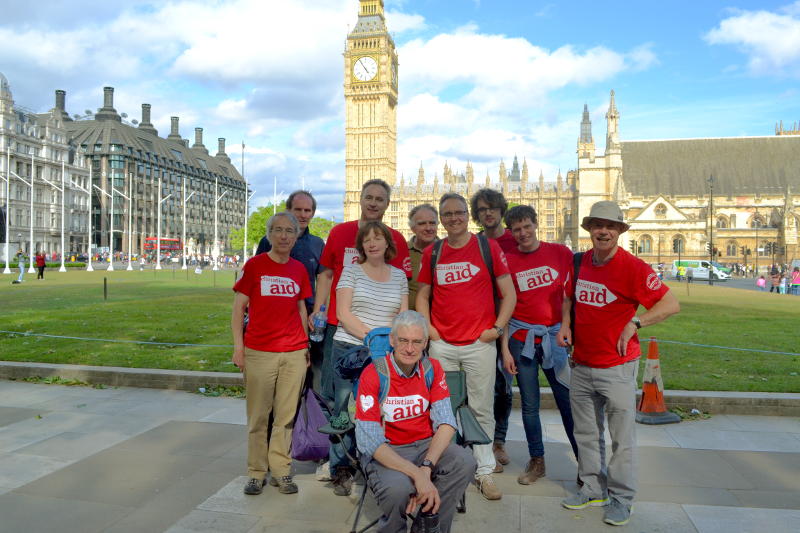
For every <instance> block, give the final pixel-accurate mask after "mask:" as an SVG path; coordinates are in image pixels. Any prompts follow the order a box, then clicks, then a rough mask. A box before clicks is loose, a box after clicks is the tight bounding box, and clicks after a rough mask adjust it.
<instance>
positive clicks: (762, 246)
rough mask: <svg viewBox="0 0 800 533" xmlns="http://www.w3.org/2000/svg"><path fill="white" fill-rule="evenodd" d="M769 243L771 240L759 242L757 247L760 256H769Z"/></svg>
mask: <svg viewBox="0 0 800 533" xmlns="http://www.w3.org/2000/svg"><path fill="white" fill-rule="evenodd" d="M768 245H769V241H761V242H760V243H758V246H757V247H756V248H758V255H759V257H767V256H769V254H768V253H767V250H768V249H769V246H768Z"/></svg>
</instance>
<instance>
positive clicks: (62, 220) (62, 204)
mask: <svg viewBox="0 0 800 533" xmlns="http://www.w3.org/2000/svg"><path fill="white" fill-rule="evenodd" d="M42 181H44V182H45V183H47V184H48V185H50V186H51V187H52V188H54V189H55V190H57V191H58V192H60V193H61V268H59V269H58V271H59V272H66V271H67V268H66V267H65V266H64V196H65V195H64V161H61V187H59V186H58V185H56V184H55V183H52V182H50V181H49V180H48V179H47V178H45V177H44V173H42Z"/></svg>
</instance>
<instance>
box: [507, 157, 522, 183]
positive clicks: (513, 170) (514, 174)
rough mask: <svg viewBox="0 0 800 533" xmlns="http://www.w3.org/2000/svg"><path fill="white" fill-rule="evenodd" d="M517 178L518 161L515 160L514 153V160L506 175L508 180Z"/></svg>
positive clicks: (518, 178)
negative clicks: (509, 171)
mask: <svg viewBox="0 0 800 533" xmlns="http://www.w3.org/2000/svg"><path fill="white" fill-rule="evenodd" d="M519 180H520V170H519V161H518V160H517V155H516V154H514V162H513V163H512V164H511V173H510V174H509V175H508V181H519Z"/></svg>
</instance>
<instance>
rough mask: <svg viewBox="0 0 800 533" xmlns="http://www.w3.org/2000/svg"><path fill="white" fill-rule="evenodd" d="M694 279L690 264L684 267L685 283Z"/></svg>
mask: <svg viewBox="0 0 800 533" xmlns="http://www.w3.org/2000/svg"><path fill="white" fill-rule="evenodd" d="M692 281H694V269H693V268H692V267H691V266H690V267H687V268H686V283H691V282H692Z"/></svg>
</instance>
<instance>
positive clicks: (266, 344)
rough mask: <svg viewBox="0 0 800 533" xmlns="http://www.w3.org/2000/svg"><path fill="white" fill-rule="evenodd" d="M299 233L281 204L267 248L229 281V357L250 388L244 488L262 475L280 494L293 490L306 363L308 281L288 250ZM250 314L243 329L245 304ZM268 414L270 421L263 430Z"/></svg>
mask: <svg viewBox="0 0 800 533" xmlns="http://www.w3.org/2000/svg"><path fill="white" fill-rule="evenodd" d="M299 233H300V226H299V224H298V222H297V219H296V218H295V216H294V215H293V214H291V213H287V212H282V213H277V214H275V215H273V216H272V217H270V219H269V220H268V221H267V234H268V235H269V236H270V241H271V242H272V250H270V251H269V252H267V253H265V254H261V255H257V256H255V257H253V258H251V259H250V260H249V261H248V262H247V263H246V264H245V265H244V269H243V272H242V277H241V278H240V279H239V281H237V282H236V284H235V285H234V286H233V290H234V292H235V296H234V301H233V311H232V314H231V332H232V333H233V345H234V348H233V357H232V361H233V363H234V364H235V365H236V366H237V367H238V368H239V369H240V370H241V371H242V372H244V383H245V388H246V390H247V400H246V402H247V430H248V439H247V475H248V481H247V484H246V485H245V487H244V493H245V494H247V495H256V494H261V492H262V490H263V487H264V485H265V484H266V483H267V474H268V473H269V475H270V477H269V483H270V485H273V486H276V487H278V492H280V493H281V494H293V493H296V492H297V485H296V484H295V483H294V481H293V480H292V473H291V466H292V458H291V456H290V455H289V450H290V449H291V443H292V426H293V423H294V418H295V414H296V412H297V404H298V401H299V400H300V393H301V390H302V387H303V381H304V380H305V375H306V369H307V368H308V366H309V365H310V362H309V355H308V330H307V327H308V326H307V324H308V317H307V316H306V304H305V299H306V298H308V297H309V296H310V295H311V283H310V281H309V279H308V273H307V272H306V269H305V267H304V266H303V264H302V263H300V262H299V261H297V260H296V259H292V258H291V257H290V252H291V250H292V247H293V246H294V243H295V241H296V240H297V235H298V234H299ZM247 308H249V313H250V321H249V323H248V325H247V331H246V332H244V333H243V331H242V330H243V326H244V312H245V309H247ZM270 414H272V415H273V418H274V422H273V425H272V431H270V432H268V430H267V427H268V421H269V417H270Z"/></svg>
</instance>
